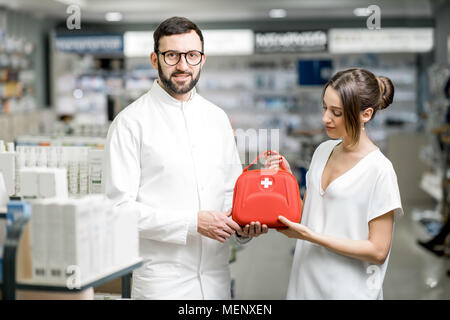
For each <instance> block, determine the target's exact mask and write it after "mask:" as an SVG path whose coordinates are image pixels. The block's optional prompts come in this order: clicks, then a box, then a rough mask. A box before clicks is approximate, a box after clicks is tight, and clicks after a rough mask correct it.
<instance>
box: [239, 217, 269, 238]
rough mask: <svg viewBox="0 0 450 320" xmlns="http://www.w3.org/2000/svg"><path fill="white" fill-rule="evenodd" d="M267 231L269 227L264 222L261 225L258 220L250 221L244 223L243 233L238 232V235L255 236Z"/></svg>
mask: <svg viewBox="0 0 450 320" xmlns="http://www.w3.org/2000/svg"><path fill="white" fill-rule="evenodd" d="M268 231H269V228H268V227H267V225H266V224H263V225H262V226H261V223H260V222H259V221H256V222H254V221H252V222H251V223H250V224H247V225H245V227H244V228H243V234H241V233H239V235H240V236H243V237H246V238H248V237H252V238H253V237H257V236H259V235H261V234H263V233H267V232H268Z"/></svg>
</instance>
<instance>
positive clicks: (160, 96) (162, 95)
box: [150, 79, 197, 108]
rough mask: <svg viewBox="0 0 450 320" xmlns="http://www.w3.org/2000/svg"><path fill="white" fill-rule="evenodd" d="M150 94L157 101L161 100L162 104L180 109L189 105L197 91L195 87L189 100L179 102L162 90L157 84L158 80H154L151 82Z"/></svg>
mask: <svg viewBox="0 0 450 320" xmlns="http://www.w3.org/2000/svg"><path fill="white" fill-rule="evenodd" d="M150 92H151V94H152V95H154V96H156V97H157V98H158V99H161V100H162V101H163V102H164V103H166V104H168V105H171V106H174V107H180V108H181V107H182V106H183V105H184V106H187V105H189V104H190V103H191V102H192V101H193V100H194V98H195V96H196V94H197V90H196V89H195V87H194V88H193V89H192V91H191V96H190V97H189V100H187V101H180V100H177V99H175V98H174V97H172V96H171V95H170V94H169V93H168V92H167V91H166V90H164V89H163V88H162V87H161V86H160V85H159V83H158V80H157V79H156V80H155V81H153V86H152V88H151V89H150Z"/></svg>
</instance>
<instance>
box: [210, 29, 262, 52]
mask: <svg viewBox="0 0 450 320" xmlns="http://www.w3.org/2000/svg"><path fill="white" fill-rule="evenodd" d="M202 34H203V40H204V42H205V54H206V55H207V56H231V55H236V56H238V55H251V54H253V52H254V48H253V43H254V41H255V40H254V33H253V31H252V30H247V29H234V30H205V31H202Z"/></svg>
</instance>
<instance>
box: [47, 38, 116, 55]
mask: <svg viewBox="0 0 450 320" xmlns="http://www.w3.org/2000/svg"><path fill="white" fill-rule="evenodd" d="M55 47H56V50H57V51H63V52H72V53H80V54H87V53H89V54H99V53H103V54H105V53H106V54H123V35H122V34H102V35H80V34H77V35H56V37H55Z"/></svg>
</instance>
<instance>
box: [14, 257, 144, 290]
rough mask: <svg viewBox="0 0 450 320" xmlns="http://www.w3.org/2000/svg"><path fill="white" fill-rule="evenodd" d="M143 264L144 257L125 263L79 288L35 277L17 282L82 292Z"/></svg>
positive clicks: (22, 286) (18, 285) (32, 287)
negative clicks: (70, 287)
mask: <svg viewBox="0 0 450 320" xmlns="http://www.w3.org/2000/svg"><path fill="white" fill-rule="evenodd" d="M141 265H142V258H139V259H137V260H135V261H134V262H132V263H129V264H127V265H123V266H120V267H117V268H114V269H111V270H109V271H107V272H104V273H102V274H100V275H98V276H96V277H93V278H91V279H88V280H86V281H84V282H83V283H82V284H81V285H80V286H79V287H78V288H73V289H69V288H68V287H67V286H65V285H61V284H52V283H48V282H43V281H39V280H35V279H19V280H18V281H17V283H16V289H20V290H43V291H56V292H81V291H83V290H85V289H87V288H90V287H98V286H100V285H102V284H105V283H107V282H109V281H111V280H114V279H116V278H119V277H123V276H127V275H128V274H130V273H131V272H132V271H133V270H134V269H136V268H139V267H140V266H141Z"/></svg>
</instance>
